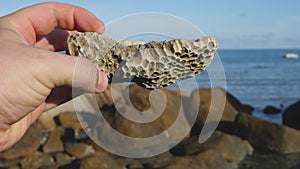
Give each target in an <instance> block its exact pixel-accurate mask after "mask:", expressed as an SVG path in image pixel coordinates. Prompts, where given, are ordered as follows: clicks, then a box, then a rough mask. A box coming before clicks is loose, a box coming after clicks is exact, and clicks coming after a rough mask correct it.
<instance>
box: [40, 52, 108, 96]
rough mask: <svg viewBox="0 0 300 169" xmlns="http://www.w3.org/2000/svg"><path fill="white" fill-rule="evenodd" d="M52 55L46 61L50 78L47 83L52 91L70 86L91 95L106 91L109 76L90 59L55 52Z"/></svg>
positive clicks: (46, 73) (47, 73)
mask: <svg viewBox="0 0 300 169" xmlns="http://www.w3.org/2000/svg"><path fill="white" fill-rule="evenodd" d="M51 54H52V57H48V59H49V60H48V61H46V64H47V67H48V68H47V69H46V72H45V75H47V76H48V80H46V81H48V82H47V83H48V84H50V85H51V87H50V88H51V89H53V88H54V87H59V86H70V87H73V88H78V89H82V90H84V91H87V92H91V93H93V92H96V93H99V92H102V91H104V90H105V89H106V87H107V83H108V79H107V76H106V75H105V73H104V72H102V71H100V70H98V69H97V68H96V66H95V65H94V64H93V63H92V62H91V61H89V60H88V59H86V58H81V57H75V56H69V55H63V54H58V53H53V52H51ZM53 55H58V56H53ZM49 69H51V70H49ZM46 78H47V77H46Z"/></svg>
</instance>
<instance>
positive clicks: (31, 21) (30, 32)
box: [3, 2, 104, 45]
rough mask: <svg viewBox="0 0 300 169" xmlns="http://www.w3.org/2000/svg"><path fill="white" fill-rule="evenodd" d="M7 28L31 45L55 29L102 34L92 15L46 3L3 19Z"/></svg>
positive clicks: (75, 8)
mask: <svg viewBox="0 0 300 169" xmlns="http://www.w3.org/2000/svg"><path fill="white" fill-rule="evenodd" d="M3 19H4V20H5V21H6V22H8V25H9V28H10V29H13V30H14V31H16V32H18V33H19V34H20V35H21V36H23V38H24V39H25V40H26V41H27V42H28V43H29V44H30V45H33V44H34V43H35V42H36V38H37V36H45V35H47V34H49V33H50V32H52V31H53V30H54V29H55V28H60V29H66V30H78V31H90V32H103V31H104V24H103V23H102V22H101V21H100V20H99V19H98V18H97V17H96V16H95V15H93V14H92V13H90V12H89V11H87V10H86V9H83V8H81V7H78V6H74V5H70V4H64V3H58V2H47V3H41V4H37V5H34V6H30V7H26V8H23V9H21V10H19V11H17V12H15V13H13V14H10V15H8V16H6V17H4V18H3Z"/></svg>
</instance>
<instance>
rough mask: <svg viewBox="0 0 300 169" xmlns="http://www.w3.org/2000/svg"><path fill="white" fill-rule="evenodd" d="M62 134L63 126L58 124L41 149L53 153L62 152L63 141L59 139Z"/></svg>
mask: <svg viewBox="0 0 300 169" xmlns="http://www.w3.org/2000/svg"><path fill="white" fill-rule="evenodd" d="M63 134H64V128H63V127H61V126H59V127H57V128H55V130H54V131H52V132H51V133H50V135H49V137H48V139H47V141H46V143H45V145H44V146H43V151H44V152H45V153H55V152H62V151H63V150H64V145H63V142H62V141H61V137H62V136H63Z"/></svg>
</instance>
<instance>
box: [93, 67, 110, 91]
mask: <svg viewBox="0 0 300 169" xmlns="http://www.w3.org/2000/svg"><path fill="white" fill-rule="evenodd" d="M107 83H108V79H107V76H106V74H105V73H104V72H102V71H98V81H97V86H96V92H97V93H100V92H103V91H104V90H105V89H106V88H107Z"/></svg>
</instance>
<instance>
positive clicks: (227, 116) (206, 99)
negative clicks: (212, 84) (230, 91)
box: [188, 88, 238, 135]
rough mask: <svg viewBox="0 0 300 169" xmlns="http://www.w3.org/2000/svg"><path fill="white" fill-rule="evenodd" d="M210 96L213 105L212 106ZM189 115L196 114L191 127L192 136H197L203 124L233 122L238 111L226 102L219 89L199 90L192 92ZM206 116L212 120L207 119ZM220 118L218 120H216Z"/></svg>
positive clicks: (223, 94) (224, 95) (224, 94)
mask: <svg viewBox="0 0 300 169" xmlns="http://www.w3.org/2000/svg"><path fill="white" fill-rule="evenodd" d="M212 95H213V96H214V102H213V103H214V104H213V105H212V104H211V103H212ZM188 105H190V107H189V111H188V112H189V113H191V112H198V116H197V120H196V123H195V125H194V126H193V130H192V134H193V135H198V134H199V132H200V131H201V128H202V126H203V125H204V124H205V123H208V122H209V123H219V121H228V122H233V121H234V120H235V117H236V115H237V114H238V110H237V109H235V107H234V106H233V105H232V104H231V103H230V102H229V101H228V100H227V97H226V92H225V91H224V90H223V89H221V88H212V89H211V88H201V89H197V90H194V91H193V92H192V94H191V97H190V100H189V104H188ZM208 114H212V115H213V119H208V120H207V117H208ZM217 116H220V119H218V118H216V117H217Z"/></svg>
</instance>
